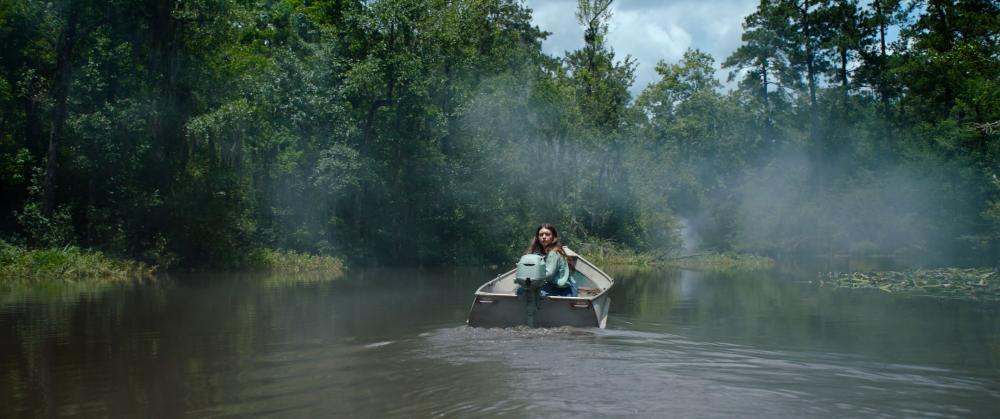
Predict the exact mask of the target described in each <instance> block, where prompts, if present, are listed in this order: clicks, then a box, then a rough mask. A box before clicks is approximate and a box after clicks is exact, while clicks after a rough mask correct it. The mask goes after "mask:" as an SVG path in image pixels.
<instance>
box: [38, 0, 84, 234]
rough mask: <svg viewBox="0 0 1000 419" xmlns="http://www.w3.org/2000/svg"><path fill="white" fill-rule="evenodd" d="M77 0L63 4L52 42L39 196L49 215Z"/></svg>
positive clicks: (69, 76)
mask: <svg viewBox="0 0 1000 419" xmlns="http://www.w3.org/2000/svg"><path fill="white" fill-rule="evenodd" d="M78 4H79V3H77V2H74V3H71V4H69V5H68V6H67V10H66V14H67V16H66V23H65V24H64V25H63V27H62V30H60V31H59V41H58V44H57V45H56V54H57V55H56V75H55V85H54V86H53V89H52V99H53V102H54V109H53V111H52V121H51V127H50V130H49V148H48V157H47V161H46V164H45V186H44V193H43V197H42V214H43V215H45V216H46V217H50V216H52V211H53V210H54V209H55V201H56V171H57V170H58V163H57V162H58V159H59V148H60V147H61V145H62V140H63V138H62V137H63V129H64V128H65V126H66V98H67V97H68V96H69V87H70V81H71V80H72V78H73V50H74V47H75V46H76V32H77V21H78V19H79V15H80V13H79V7H77V5H78Z"/></svg>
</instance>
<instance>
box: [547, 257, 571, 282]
mask: <svg viewBox="0 0 1000 419" xmlns="http://www.w3.org/2000/svg"><path fill="white" fill-rule="evenodd" d="M545 280H546V281H549V283H551V284H552V285H555V286H557V287H559V288H565V287H568V286H569V264H568V263H566V258H564V257H562V255H560V254H559V252H557V251H555V250H553V251H551V252H549V254H548V255H546V256H545Z"/></svg>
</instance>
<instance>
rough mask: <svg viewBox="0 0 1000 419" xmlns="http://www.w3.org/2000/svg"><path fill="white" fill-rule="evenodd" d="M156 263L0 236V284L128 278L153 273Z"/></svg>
mask: <svg viewBox="0 0 1000 419" xmlns="http://www.w3.org/2000/svg"><path fill="white" fill-rule="evenodd" d="M155 270H156V267H154V266H149V265H146V264H144V263H141V262H134V261H123V260H118V259H114V258H111V257H108V256H106V255H104V254H103V253H101V252H98V251H93V250H86V249H80V248H79V247H76V246H66V247H63V248H48V249H33V250H31V249H24V248H22V247H18V246H15V245H12V244H10V243H7V242H5V241H3V240H0V284H12V283H43V282H81V281H90V282H93V281H98V282H127V281H131V280H133V279H138V278H145V277H149V276H152V274H153V273H154V272H155Z"/></svg>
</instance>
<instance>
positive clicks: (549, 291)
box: [542, 278, 579, 297]
mask: <svg viewBox="0 0 1000 419" xmlns="http://www.w3.org/2000/svg"><path fill="white" fill-rule="evenodd" d="M578 294H579V293H578V291H577V289H576V281H574V280H573V279H572V278H571V279H570V280H569V283H568V284H566V286H565V287H557V286H555V285H552V283H549V282H547V283H545V285H542V295H555V296H558V297H576V296H577V295H578Z"/></svg>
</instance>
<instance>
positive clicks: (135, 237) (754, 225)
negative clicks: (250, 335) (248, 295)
mask: <svg viewBox="0 0 1000 419" xmlns="http://www.w3.org/2000/svg"><path fill="white" fill-rule="evenodd" d="M579 3H580V4H579V7H578V10H577V18H578V20H579V22H580V24H581V26H582V27H583V28H584V40H585V44H584V47H583V48H581V49H579V50H576V51H570V52H567V53H566V54H565V56H562V57H553V56H549V55H546V54H544V53H542V51H541V42H542V40H544V38H545V36H546V33H545V32H543V31H542V30H540V29H539V28H537V27H534V26H532V25H531V11H530V10H529V9H527V8H525V7H524V6H523V5H522V4H521V3H520V2H518V1H508V0H467V1H441V0H383V1H343V0H325V1H322V0H321V1H304V0H275V1H260V2H250V1H232V0H197V1H171V0H167V1H161V0H157V1H151V0H104V1H93V0H58V1H54V2H53V1H48V2H43V1H33V0H32V1H12V0H0V51H2V52H0V54H2V55H0V109H2V113H0V193H2V196H3V197H4V199H3V200H2V202H0V212H2V213H3V214H6V216H4V217H0V231H2V232H3V236H4V237H6V238H7V239H8V240H10V241H14V242H16V243H19V244H22V245H25V246H30V247H45V246H63V245H66V244H70V243H75V244H79V245H82V246H86V247H91V248H95V249H99V250H102V251H104V252H106V253H109V254H114V255H120V256H123V257H129V258H136V259H140V260H144V261H149V262H153V263H157V264H159V265H161V266H192V267H232V266H240V265H244V264H245V263H246V259H247V258H248V257H249V255H251V254H253V253H254V250H256V249H260V248H279V249H290V250H296V251H305V252H312V253H320V254H330V255H337V256H341V257H344V258H346V259H347V260H348V261H349V262H353V263H356V264H380V265H387V264H393V265H415V264H419V265H431V264H443V263H449V264H473V263H481V262H488V261H500V260H507V259H508V258H509V257H510V256H511V255H512V254H516V253H518V252H519V251H521V250H522V247H523V246H525V245H526V240H527V237H526V235H528V234H530V231H532V229H533V227H534V226H535V225H537V224H538V223H539V222H543V221H545V222H553V223H556V224H557V225H558V226H559V227H560V228H562V229H563V230H564V231H563V234H564V235H565V236H567V237H568V238H569V239H570V242H571V244H572V243H574V242H575V243H580V242H613V243H617V244H619V245H622V246H627V247H630V248H634V249H641V250H646V251H651V252H657V253H668V252H670V251H674V250H676V249H678V247H679V238H678V237H679V236H678V231H677V229H678V219H679V217H684V218H686V219H688V220H690V223H691V224H692V225H694V226H695V227H696V229H697V230H698V231H699V232H700V233H701V235H702V237H703V239H704V246H705V247H708V248H714V249H719V250H739V251H750V252H756V253H766V254H772V255H780V254H789V253H801V254H816V253H826V254H830V253H844V252H866V253H876V252H877V253H884V254H891V255H896V256H913V257H918V258H919V257H927V256H929V255H933V256H935V257H939V260H940V261H941V263H944V262H951V261H955V260H961V261H968V262H973V261H974V262H980V263H981V262H982V261H989V262H992V261H993V260H995V256H996V244H997V241H998V239H1000V236H998V232H1000V201H998V200H997V198H998V196H1000V189H998V188H1000V186H998V184H997V181H996V178H995V176H994V173H995V172H996V169H997V156H998V152H1000V150H997V146H996V143H997V141H996V140H997V129H998V126H997V125H998V121H1000V103H998V102H1000V50H998V45H997V43H998V28H1000V22H998V19H997V16H998V15H1000V13H998V12H1000V11H998V10H997V9H998V6H997V4H996V2H993V1H926V2H901V1H885V0H875V1H871V2H865V3H859V2H856V1H834V0H824V1H819V0H814V1H787V0H784V1H762V2H761V3H760V6H759V7H758V9H757V11H756V12H755V13H753V14H751V15H750V16H748V17H747V18H746V21H745V29H746V31H745V33H744V36H743V41H744V42H743V45H742V46H741V47H740V48H739V49H738V50H737V51H736V52H735V53H734V54H733V55H731V56H730V57H727V58H726V59H725V60H724V61H723V62H722V63H721V65H722V66H723V67H725V68H728V69H730V70H731V71H732V73H731V78H732V81H733V82H735V83H736V84H734V86H735V87H734V89H732V90H731V91H728V92H723V90H724V89H723V84H722V81H720V80H718V79H716V78H715V70H716V63H715V61H714V58H713V57H711V56H709V55H707V54H705V53H702V52H700V51H697V50H691V51H689V52H688V53H687V54H685V56H684V58H683V59H682V60H680V61H679V62H677V63H666V62H661V63H660V64H659V65H658V66H657V72H658V73H659V74H660V75H661V79H660V80H659V81H658V82H656V83H653V84H651V85H650V86H648V87H647V88H646V89H645V90H643V92H642V93H641V94H640V95H639V97H637V98H632V97H630V94H629V87H630V86H631V85H632V83H633V81H634V73H635V61H634V60H633V59H632V58H631V57H625V58H618V57H617V56H616V54H615V52H614V51H613V50H612V49H611V48H610V47H609V46H608V45H607V44H606V43H605V37H606V35H607V32H608V25H609V22H610V21H611V20H612V19H613V16H612V10H613V7H611V6H612V5H611V1H610V0H581V1H580V2H579ZM636 42H641V40H636Z"/></svg>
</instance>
